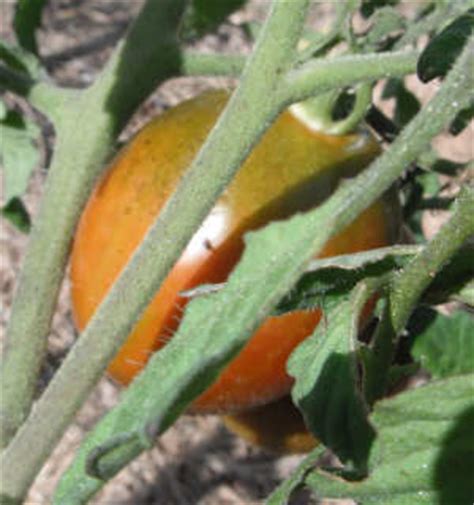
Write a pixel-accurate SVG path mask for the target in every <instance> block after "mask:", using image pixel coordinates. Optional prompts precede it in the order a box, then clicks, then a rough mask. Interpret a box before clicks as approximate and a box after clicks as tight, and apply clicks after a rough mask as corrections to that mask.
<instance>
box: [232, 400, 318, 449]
mask: <svg viewBox="0 0 474 505" xmlns="http://www.w3.org/2000/svg"><path fill="white" fill-rule="evenodd" d="M222 419H223V421H224V424H225V426H226V427H227V428H228V429H229V430H230V431H232V432H233V433H235V434H236V435H239V436H240V437H242V438H243V439H244V440H246V441H247V442H249V443H250V444H252V445H256V446H259V447H261V448H263V449H266V450H268V451H271V452H276V453H282V454H292V453H294V454H298V453H304V452H309V451H311V450H312V449H314V448H315V447H316V446H317V445H318V441H317V439H316V438H315V437H314V436H313V435H312V434H311V432H310V431H309V430H308V429H307V428H306V425H305V423H304V421H303V416H302V415H301V413H300V411H299V410H298V409H297V408H296V407H295V406H294V405H293V402H292V401H291V397H290V396H284V397H283V398H280V399H279V400H276V401H274V402H271V403H268V404H267V405H261V406H259V407H254V408H253V409H249V410H246V411H245V412H238V413H237V414H232V415H226V416H222Z"/></svg>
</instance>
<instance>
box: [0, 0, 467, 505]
mask: <svg viewBox="0 0 474 505" xmlns="http://www.w3.org/2000/svg"><path fill="white" fill-rule="evenodd" d="M141 4H142V0H134V1H125V0H50V5H49V7H48V8H47V10H46V12H45V15H44V19H43V26H42V29H41V31H40V39H39V40H40V47H41V54H42V57H43V59H44V61H45V63H46V66H47V68H48V70H49V72H50V73H51V75H52V76H53V78H54V80H55V81H56V82H57V83H59V84H62V85H64V86H71V87H84V86H87V85H88V84H90V83H91V82H92V81H93V80H94V78H95V76H96V75H97V73H98V71H99V69H100V68H101V67H102V66H103V64H104V62H105V61H106V60H107V57H108V56H109V54H110V52H111V50H112V48H113V46H114V44H115V43H116V42H117V40H118V39H119V38H120V37H121V35H122V34H123V32H124V31H125V29H126V27H127V25H128V23H129V22H130V20H131V19H132V18H133V16H134V15H135V14H136V13H137V12H138V11H139V9H140V6H141ZM12 5H13V4H12V3H11V2H8V1H7V2H4V3H3V4H2V5H1V7H0V19H1V22H0V35H1V37H2V38H4V39H7V40H8V39H11V36H12V35H11V30H10V19H11V12H12ZM267 7H268V1H267V0H254V1H252V2H251V3H250V5H249V7H247V8H246V9H245V10H243V11H241V12H239V13H237V14H235V15H234V16H232V18H231V22H230V23H227V24H226V25H225V26H223V27H222V28H220V29H219V32H218V33H217V34H216V35H212V36H208V37H206V38H205V39H204V40H203V41H201V42H199V44H198V47H199V48H200V49H202V50H206V51H230V52H232V51H241V52H242V51H243V52H248V51H249V43H248V41H247V40H246V39H245V37H243V36H242V34H241V31H240V30H239V29H238V27H237V25H238V24H239V23H241V22H243V21H244V20H248V19H262V18H263V17H264V14H265V11H266V9H267ZM323 7H327V6H323ZM327 10H328V9H322V10H321V6H320V8H319V10H314V12H313V13H312V15H311V17H310V20H311V23H312V24H313V25H318V26H324V24H325V20H326V19H327V16H328V12H327ZM232 84H233V81H232V80H230V79H224V78H217V79H216V78H214V79H208V78H193V79H190V78H186V79H176V80H172V81H169V82H167V83H166V84H165V85H163V86H162V87H161V88H160V89H159V90H157V92H156V93H154V94H153V96H151V97H150V98H149V99H148V100H147V102H146V103H145V104H144V105H143V106H142V107H141V108H140V110H139V111H138V112H137V114H136V115H135V117H134V118H133V120H132V121H131V122H130V125H129V127H128V128H127V129H126V131H125V132H124V134H123V135H122V138H123V139H126V138H129V137H130V135H131V134H133V133H134V132H135V131H136V130H137V129H138V128H140V126H142V125H143V124H144V123H145V122H146V121H147V120H148V119H149V118H150V117H151V116H153V115H155V114H156V113H157V112H160V111H161V110H163V109H164V108H166V107H169V106H171V105H174V104H176V103H178V102H179V101H181V100H183V99H185V98H188V97H190V96H192V95H195V94H197V93H198V92H199V91H201V90H203V89H205V88H208V87H209V86H214V87H223V86H224V87H225V86H229V85H232ZM411 85H412V88H413V89H414V90H415V91H416V92H417V94H418V95H419V96H420V97H421V98H422V99H423V101H426V99H427V97H428V96H431V95H432V93H433V91H434V90H433V86H432V87H426V86H421V85H420V84H419V83H418V82H416V80H412V82H411ZM8 99H9V100H13V98H12V97H11V96H10V97H8ZM15 103H17V102H15ZM18 105H19V106H22V107H23V106H24V105H23V104H21V103H18ZM385 107H390V104H389V103H387V104H385ZM473 131H474V130H473V129H472V128H471V129H470V130H468V131H467V132H466V133H464V134H463V135H461V136H460V137H458V138H456V139H455V141H454V142H453V141H450V142H449V143H448V141H447V139H446V138H444V137H440V139H437V141H436V145H437V147H438V148H439V149H440V150H442V152H443V153H444V154H445V155H446V156H449V157H451V158H452V159H457V160H467V159H470V158H472V154H473V151H472V149H473V147H472V146H473V143H472V139H473ZM51 140H52V136H51V134H50V133H49V134H48V136H47V142H51ZM46 147H48V145H47V144H46V145H45V146H42V149H43V152H44V156H43V162H44V159H45V157H46V153H47V149H46ZM44 178H45V172H44V170H43V167H38V170H37V171H36V172H35V174H34V176H33V177H32V180H31V183H30V188H29V191H28V194H27V196H26V203H27V206H28V208H29V209H30V211H31V212H32V215H33V216H34V215H35V213H36V211H37V208H38V202H39V200H40V196H41V188H42V185H43V182H44ZM444 219H445V215H443V214H441V213H436V214H434V215H430V216H427V225H426V231H427V234H429V235H431V234H432V233H433V232H434V231H435V230H436V229H437V228H438V226H439V223H440V222H442V221H443V220H444ZM27 240H28V239H27V237H26V236H24V235H22V234H20V233H19V232H17V231H16V230H14V229H13V228H12V227H11V226H9V225H8V224H7V223H5V222H4V221H2V223H1V227H0V288H1V309H2V310H1V315H0V331H2V332H4V330H5V325H6V321H7V320H8V317H9V313H10V307H11V301H12V293H13V289H14V286H15V281H16V279H17V276H18V273H19V268H20V262H21V258H22V256H23V254H24V251H25V247H26V245H27ZM74 338H75V330H74V326H73V324H72V321H71V315H70V307H69V297H68V285H67V282H65V284H64V286H63V289H62V291H61V296H60V299H59V303H58V310H57V313H56V315H55V317H54V322H53V328H52V333H51V336H50V340H49V348H48V360H47V363H46V365H45V367H44V372H43V377H42V380H43V382H44V383H46V382H47V381H48V380H49V378H50V377H51V375H52V373H54V370H55V369H56V368H57V366H58V365H59V363H60V362H61V359H62V358H63V356H64V355H65V353H66V352H67V350H68V349H69V347H70V346H71V345H72V343H73V341H74ZM118 394H119V391H118V388H117V387H116V386H115V385H114V384H112V383H111V382H110V381H109V380H108V379H106V378H104V379H103V380H102V381H101V382H100V384H99V385H98V387H97V388H96V390H95V391H94V392H93V393H92V394H91V397H90V398H89V400H88V402H87V403H86V405H84V407H83V408H82V410H81V412H80V413H79V415H78V416H77V419H76V422H75V423H74V424H73V425H72V426H71V427H70V428H69V429H68V431H67V432H66V434H65V435H64V437H63V439H62V441H61V443H60V444H59V445H58V447H57V449H56V451H55V452H54V454H53V455H52V456H51V457H50V459H49V460H48V462H47V464H46V466H45V467H44V469H43V471H42V472H41V473H40V475H39V476H38V478H37V480H36V482H35V484H34V486H33V487H32V489H31V491H30V493H29V496H28V499H27V503H28V504H30V505H43V504H47V503H49V502H50V497H51V494H52V491H53V489H54V487H55V484H56V482H57V480H58V478H59V476H60V475H61V473H62V471H63V470H64V469H65V468H66V466H67V465H68V463H69V462H70V460H71V458H72V456H73V454H74V451H75V449H76V448H77V447H78V445H79V443H80V441H81V439H82V438H83V436H84V434H85V433H86V432H87V431H88V430H89V429H90V428H91V427H92V426H93V425H94V424H95V422H97V420H98V419H99V418H100V417H101V415H102V414H103V413H104V412H106V411H107V410H108V409H110V408H111V407H112V406H113V405H114V404H115V403H116V401H117V399H118ZM300 460H301V456H285V457H278V456H275V455H272V454H269V453H266V452H264V451H261V450H259V449H255V448H252V447H249V446H248V445H246V444H245V443H244V442H243V441H241V440H240V439H237V438H236V437H234V436H233V435H232V434H230V433H229V432H228V431H227V430H226V429H225V428H224V427H223V425H222V423H221V422H220V420H219V418H217V417H213V416H208V417H189V416H183V417H182V418H181V419H179V420H178V422H177V423H176V424H175V425H174V426H173V427H171V428H170V429H169V430H168V431H167V432H166V433H165V434H164V436H162V437H161V438H160V440H159V441H158V442H157V444H156V446H155V448H154V449H153V450H151V451H149V452H148V453H146V454H144V455H142V456H141V457H140V458H138V459H137V460H136V461H135V462H133V463H132V464H131V465H130V466H129V467H128V468H126V469H125V470H123V471H122V472H121V473H120V474H119V475H118V476H117V477H116V478H115V479H114V480H113V481H112V482H111V483H110V484H109V485H107V486H106V487H105V488H104V490H103V491H102V492H101V493H100V494H99V495H98V496H97V497H96V498H95V499H94V501H93V503H96V504H100V505H105V504H113V505H119V504H120V505H132V504H133V505H142V504H143V505H145V504H164V505H194V504H199V505H242V504H247V505H250V504H252V503H260V502H261V500H262V499H263V498H264V497H265V496H267V495H268V494H269V493H270V492H271V490H272V489H273V488H274V487H275V486H276V485H277V484H278V483H279V482H280V481H281V480H282V479H284V478H285V477H287V476H288V475H289V474H290V473H291V471H292V470H293V469H294V468H295V467H296V466H297V465H298V463H299V462H300ZM294 503H295V504H296V503H300V504H309V503H311V499H310V498H309V497H308V496H306V495H301V496H299V497H297V498H296V499H295V501H294Z"/></svg>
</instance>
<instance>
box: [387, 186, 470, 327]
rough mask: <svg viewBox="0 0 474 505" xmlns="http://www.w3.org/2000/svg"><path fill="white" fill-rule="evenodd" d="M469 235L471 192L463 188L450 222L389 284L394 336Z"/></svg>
mask: <svg viewBox="0 0 474 505" xmlns="http://www.w3.org/2000/svg"><path fill="white" fill-rule="evenodd" d="M473 234H474V188H473V187H468V186H466V187H464V188H463V189H462V190H461V193H460V195H459V197H458V199H457V200H456V203H455V205H454V208H453V215H452V217H451V219H450V220H449V221H448V222H447V223H446V224H445V225H444V226H443V227H442V228H441V230H440V231H439V233H437V234H436V235H435V237H434V238H433V240H432V241H431V242H430V243H429V244H428V245H427V246H426V247H425V248H424V249H423V251H422V252H421V253H420V254H418V255H417V256H416V257H415V258H413V260H412V261H411V262H410V263H409V264H408V265H407V266H406V267H405V268H404V269H403V271H402V272H401V273H400V274H399V275H397V276H396V277H395V279H394V281H393V283H392V287H391V293H390V311H391V318H392V325H393V328H394V330H395V332H396V333H399V332H400V331H401V330H403V328H404V327H405V325H406V323H407V321H408V318H409V317H410V314H411V313H412V311H413V307H414V306H415V304H416V302H417V301H418V299H419V298H420V296H421V295H422V293H423V291H424V290H425V289H426V288H427V287H428V285H429V284H430V283H431V281H432V280H433V277H434V276H435V275H436V274H437V272H439V271H440V270H441V268H443V266H444V265H445V264H446V263H447V262H449V260H450V258H451V257H452V256H453V255H454V253H455V252H456V251H457V250H458V249H459V248H460V247H461V246H462V245H463V244H464V243H465V241H466V240H467V239H468V238H469V237H470V236H472V235H473Z"/></svg>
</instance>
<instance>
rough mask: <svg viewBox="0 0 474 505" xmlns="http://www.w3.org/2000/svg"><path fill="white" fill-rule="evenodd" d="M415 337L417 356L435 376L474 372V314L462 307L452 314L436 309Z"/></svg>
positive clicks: (414, 352)
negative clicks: (447, 314) (428, 321)
mask: <svg viewBox="0 0 474 505" xmlns="http://www.w3.org/2000/svg"><path fill="white" fill-rule="evenodd" d="M433 312H434V311H433ZM415 338H416V340H415V343H414V345H413V347H412V354H413V357H414V358H415V359H416V360H417V361H419V362H420V364H421V366H422V367H423V368H424V369H425V370H428V371H429V372H430V373H431V375H432V376H433V377H437V378H438V377H449V376H451V375H459V374H463V373H474V317H473V316H472V315H471V314H469V313H467V312H465V311H461V310H458V311H457V312H455V313H454V314H453V315H451V316H445V315H443V314H440V313H439V312H435V314H434V317H433V319H432V320H431V321H430V323H429V324H428V325H427V326H426V327H425V328H424V329H423V330H422V331H421V333H419V334H418V335H417V336H416V337H415Z"/></svg>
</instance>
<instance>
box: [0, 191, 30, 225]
mask: <svg viewBox="0 0 474 505" xmlns="http://www.w3.org/2000/svg"><path fill="white" fill-rule="evenodd" d="M1 212H2V216H3V217H4V218H5V219H7V220H8V221H9V222H10V223H11V224H12V225H13V226H15V228H18V230H20V231H21V232H23V233H28V232H29V231H30V228H31V219H30V215H29V213H28V210H27V209H26V207H25V206H24V204H23V202H22V201H21V200H20V199H19V198H12V199H11V200H10V201H9V202H8V204H7V205H5V206H4V207H3V208H2V209H1Z"/></svg>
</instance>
